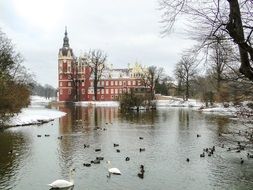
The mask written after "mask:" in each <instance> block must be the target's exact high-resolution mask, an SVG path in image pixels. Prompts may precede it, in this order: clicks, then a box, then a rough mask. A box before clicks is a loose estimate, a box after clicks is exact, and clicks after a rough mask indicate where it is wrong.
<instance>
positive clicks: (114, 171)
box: [83, 137, 145, 179]
mask: <svg viewBox="0 0 253 190" xmlns="http://www.w3.org/2000/svg"><path fill="white" fill-rule="evenodd" d="M139 139H140V140H143V137H139ZM83 147H84V148H89V147H90V145H88V144H84V145H83ZM113 147H114V148H115V150H116V152H117V153H120V149H119V148H118V147H119V144H118V143H113ZM94 151H95V152H100V151H101V148H96V149H94ZM143 151H145V148H139V152H143ZM103 160H104V157H102V156H98V157H96V158H95V159H94V160H91V161H90V162H89V163H83V166H85V167H91V165H92V164H100V162H101V161H103ZM125 161H126V162H128V161H130V157H128V156H127V157H125ZM107 164H109V165H110V161H107ZM108 172H109V175H108V176H107V177H111V174H115V175H121V172H120V170H119V169H118V168H108ZM137 176H138V177H139V178H141V179H143V178H144V165H143V164H141V165H140V172H139V173H138V174H137Z"/></svg>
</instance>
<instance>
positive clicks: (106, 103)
mask: <svg viewBox="0 0 253 190" xmlns="http://www.w3.org/2000/svg"><path fill="white" fill-rule="evenodd" d="M75 105H76V106H84V107H88V106H95V107H119V102H118V101H85V102H76V103H75Z"/></svg>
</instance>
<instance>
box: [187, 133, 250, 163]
mask: <svg viewBox="0 0 253 190" xmlns="http://www.w3.org/2000/svg"><path fill="white" fill-rule="evenodd" d="M238 134H239V135H242V132H241V131H239V132H238ZM245 135H246V136H245V137H246V138H247V137H250V139H249V140H250V141H253V137H252V134H250V133H249V132H248V131H246V132H245ZM219 136H221V134H219ZM199 137H201V135H200V134H197V138H199ZM245 147H246V145H242V144H241V142H240V141H238V142H237V146H236V147H233V148H231V147H228V148H227V151H235V152H236V153H240V152H241V151H243V150H245ZM221 148H225V145H224V144H221ZM214 152H215V146H212V147H209V148H203V152H202V153H201V154H200V157H201V158H204V157H205V156H206V155H207V156H209V157H210V156H212V155H213V154H214ZM247 158H248V159H250V158H253V154H250V153H249V152H248V153H247ZM186 161H187V162H190V158H186ZM243 163H244V159H243V158H240V164H243Z"/></svg>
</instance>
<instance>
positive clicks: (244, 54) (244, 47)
mask: <svg viewBox="0 0 253 190" xmlns="http://www.w3.org/2000/svg"><path fill="white" fill-rule="evenodd" d="M227 1H228V3H229V6H230V14H229V22H228V23H227V27H226V29H227V30H228V32H229V35H230V36H231V37H232V38H233V40H234V42H235V43H236V44H238V47H239V53H240V58H241V66H240V72H241V73H242V74H244V75H245V76H246V77H247V78H248V79H250V80H251V81H253V69H252V67H251V65H250V59H249V54H250V56H251V61H253V60H252V59H253V48H252V47H250V46H249V45H248V44H247V43H246V42H245V37H244V31H243V25H242V19H241V12H240V6H239V3H238V0H227Z"/></svg>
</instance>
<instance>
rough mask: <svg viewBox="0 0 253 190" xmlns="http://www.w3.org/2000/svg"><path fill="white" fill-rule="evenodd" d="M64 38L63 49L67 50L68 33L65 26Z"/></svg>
mask: <svg viewBox="0 0 253 190" xmlns="http://www.w3.org/2000/svg"><path fill="white" fill-rule="evenodd" d="M64 34H65V36H64V38H63V47H66V48H69V38H68V32H67V26H65V33H64Z"/></svg>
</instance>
